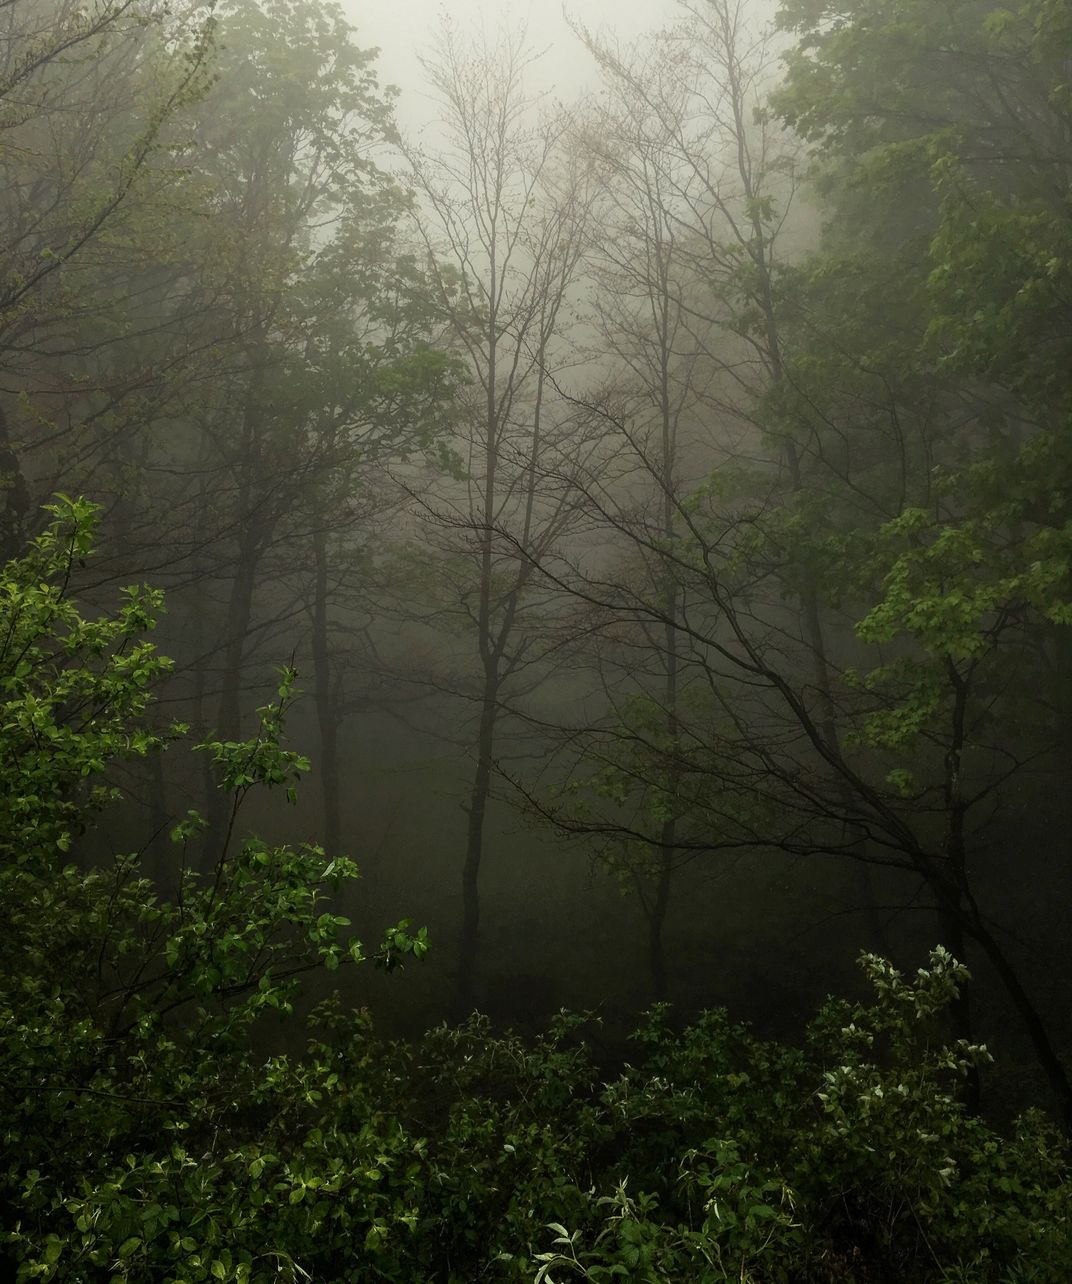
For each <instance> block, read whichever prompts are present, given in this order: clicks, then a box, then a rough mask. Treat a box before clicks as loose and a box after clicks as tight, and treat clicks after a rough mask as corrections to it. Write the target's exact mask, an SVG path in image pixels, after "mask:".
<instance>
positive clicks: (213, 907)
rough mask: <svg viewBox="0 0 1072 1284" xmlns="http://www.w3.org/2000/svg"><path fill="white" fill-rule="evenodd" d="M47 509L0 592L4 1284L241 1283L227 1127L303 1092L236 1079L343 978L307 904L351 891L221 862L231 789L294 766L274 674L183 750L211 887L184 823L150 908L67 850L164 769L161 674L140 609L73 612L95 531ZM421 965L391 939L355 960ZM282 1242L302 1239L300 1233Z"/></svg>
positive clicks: (140, 597) (420, 942)
mask: <svg viewBox="0 0 1072 1284" xmlns="http://www.w3.org/2000/svg"><path fill="white" fill-rule="evenodd" d="M51 511H52V513H53V516H54V519H55V520H54V521H53V523H52V524H51V525H50V526H49V528H48V529H47V530H46V531H45V533H44V534H43V535H41V536H40V537H39V538H38V539H37V540H36V541H35V543H34V545H33V547H32V549H31V550H30V552H29V553H28V554H27V556H26V557H24V558H22V559H21V560H19V561H17V562H13V563H11V564H10V565H9V566H8V567H7V569H6V570H5V572H4V573H3V576H2V579H0V638H2V639H3V642H2V644H0V646H2V650H0V691H2V704H0V763H2V771H0V789H2V791H3V794H2V797H3V807H2V810H0V858H2V862H3V863H2V865H0V896H2V899H3V905H4V909H5V932H4V936H3V940H2V942H0V962H2V971H3V979H2V982H0V1020H2V1023H3V1033H2V1036H0V1065H2V1073H3V1081H4V1088H5V1106H4V1114H3V1123H2V1127H3V1137H4V1152H5V1160H4V1164H3V1170H2V1173H0V1184H2V1186H3V1191H4V1199H5V1200H6V1202H7V1204H8V1205H9V1206H10V1207H17V1208H18V1210H19V1211H18V1216H17V1217H16V1218H15V1219H14V1221H11V1222H9V1223H8V1227H7V1242H8V1244H9V1248H10V1251H11V1253H13V1255H14V1260H15V1261H16V1262H17V1263H19V1265H18V1273H19V1276H20V1278H43V1279H51V1278H85V1277H86V1276H87V1275H92V1274H94V1273H99V1272H104V1271H111V1272H112V1273H113V1277H114V1278H120V1279H126V1278H130V1279H134V1278H143V1277H144V1273H145V1272H149V1273H152V1272H154V1271H157V1270H160V1269H163V1270H164V1271H165V1272H167V1273H169V1274H171V1275H172V1277H175V1278H183V1279H210V1278H219V1279H243V1278H251V1274H250V1272H251V1269H252V1265H251V1264H252V1263H253V1261H254V1258H253V1256H252V1253H253V1248H252V1247H248V1246H247V1243H246V1239H245V1238H244V1232H245V1231H248V1233H249V1243H250V1244H251V1245H255V1248H256V1252H257V1253H258V1254H260V1255H261V1257H263V1256H264V1253H265V1245H264V1243H263V1242H262V1239H261V1229H262V1228H261V1227H260V1225H259V1223H258V1221H257V1215H256V1211H255V1210H256V1209H257V1208H259V1207H260V1206H261V1205H263V1203H264V1202H265V1199H266V1198H267V1197H268V1196H267V1195H266V1193H265V1188H263V1187H261V1186H260V1185H259V1184H257V1183H253V1184H251V1181H252V1179H251V1177H250V1171H249V1170H250V1166H251V1165H252V1164H253V1162H254V1161H253V1160H250V1161H249V1163H247V1162H246V1153H245V1151H244V1150H243V1149H242V1145H243V1138H245V1137H246V1136H248V1135H249V1131H250V1130H249V1125H248V1122H247V1121H248V1120H249V1118H250V1117H251V1116H253V1115H256V1114H257V1112H258V1111H263V1110H264V1109H266V1108H269V1107H271V1106H272V1105H273V1104H274V1103H273V1094H274V1093H275V1092H277V1091H278V1092H281V1093H283V1094H284V1095H287V1096H288V1097H289V1095H290V1094H291V1093H292V1092H293V1093H294V1094H296V1096H297V1099H298V1100H304V1101H306V1102H313V1101H315V1100H316V1099H318V1097H319V1095H320V1093H321V1091H323V1088H322V1087H321V1086H320V1082H319V1080H318V1079H316V1075H315V1072H314V1071H312V1070H310V1068H309V1067H306V1066H305V1065H304V1064H303V1065H302V1066H301V1067H300V1068H299V1067H294V1068H292V1067H291V1066H290V1064H289V1062H287V1060H286V1059H285V1058H283V1059H279V1060H275V1061H270V1062H269V1064H268V1067H267V1068H264V1067H261V1066H258V1064H257V1062H256V1059H255V1058H254V1057H253V1055H252V1053H251V1051H250V1046H249V1033H250V1030H251V1027H252V1026H253V1024H254V1023H255V1022H256V1021H257V1020H258V1018H260V1017H261V1016H262V1015H263V1014H264V1013H266V1012H270V1011H276V1012H284V1013H286V1012H288V1011H289V1010H290V1007H291V1004H292V1001H293V996H294V993H295V989H296V986H297V979H298V977H299V976H300V974H301V973H303V972H305V971H307V970H308V969H309V968H311V967H314V966H326V967H328V968H335V967H337V966H339V964H340V963H341V962H342V961H344V960H346V959H354V960H360V958H361V948H360V944H359V942H358V941H357V940H356V939H353V938H351V937H350V936H349V934H348V933H347V931H346V929H347V927H348V925H349V922H348V920H347V919H346V918H344V917H342V916H341V915H338V914H336V913H334V912H333V911H332V910H331V909H330V906H329V900H328V898H329V897H330V896H331V895H332V894H333V893H334V892H335V891H336V890H337V889H338V887H339V886H340V884H341V883H342V882H344V881H349V880H352V879H353V878H354V877H355V875H356V870H355V868H354V866H353V864H352V862H350V861H349V860H346V859H343V858H339V857H335V858H332V859H329V858H328V857H327V856H326V855H325V853H324V852H323V851H322V850H321V849H320V848H319V847H315V846H311V845H308V844H302V845H300V846H298V847H291V846H285V845H284V846H280V845H271V844H268V843H266V842H264V841H262V840H261V839H259V838H256V837H248V838H245V839H243V840H241V841H235V840H234V830H235V821H236V817H237V812H238V807H239V806H240V804H241V802H242V800H243V798H244V797H245V796H246V795H247V794H248V793H249V791H250V790H252V789H254V788H272V787H282V788H285V789H288V790H289V789H292V788H293V785H294V782H295V781H296V779H297V778H298V776H299V775H300V774H301V773H302V772H303V771H304V770H305V769H306V768H307V763H306V762H305V760H304V759H302V758H301V756H300V755H297V754H295V753H293V752H292V751H290V750H287V749H285V748H284V747H283V746H282V744H281V736H282V730H283V719H284V715H285V712H286V709H287V707H288V705H289V703H290V702H291V699H292V684H293V675H292V674H290V673H284V675H283V679H282V682H281V684H280V689H279V693H278V700H277V701H276V702H274V703H273V704H271V705H269V706H267V707H266V708H265V709H263V710H261V720H260V730H259V733H258V735H257V736H256V737H254V738H253V739H251V740H249V741H244V742H236V743H222V742H212V743H210V744H207V745H205V746H202V747H203V748H204V749H205V750H206V751H207V752H209V753H211V755H212V757H213V761H214V764H215V766H216V769H217V772H218V774H219V776H220V778H221V783H222V786H223V787H224V788H225V789H227V790H229V791H230V792H231V794H232V796H233V799H234V809H233V811H232V816H231V820H230V824H229V827H228V832H227V833H226V834H225V835H219V836H215V837H216V838H218V839H221V840H222V841H219V842H217V843H215V844H214V849H215V850H218V851H219V855H218V857H217V859H216V860H215V862H214V863H213V864H212V866H211V867H210V868H207V869H200V868H197V865H196V861H195V854H196V852H197V849H198V844H197V841H196V840H197V838H198V836H199V835H200V833H201V831H202V830H203V829H204V825H205V822H204V821H203V820H202V819H201V818H200V817H199V816H197V815H196V814H194V813H191V814H190V815H189V816H188V817H187V818H186V820H184V821H182V822H180V823H179V824H178V825H177V826H175V829H174V831H173V833H172V840H173V842H174V844H175V847H176V862H175V865H174V867H173V870H172V871H171V872H170V873H169V875H168V878H167V880H166V881H167V883H168V884H169V891H170V894H169V895H166V896H165V895H163V894H162V892H161V889H160V888H159V887H158V886H157V885H156V883H154V881H152V880H151V879H150V878H148V877H147V874H146V870H145V867H144V864H143V861H142V858H141V856H140V855H139V854H137V853H135V854H119V855H114V856H111V855H109V856H107V857H105V858H100V857H91V856H90V855H89V847H88V844H87V841H86V837H87V833H86V831H87V830H88V829H89V827H90V825H91V823H92V822H93V821H94V819H95V818H97V816H98V813H100V811H101V810H102V808H104V807H105V805H106V804H107V803H108V802H109V801H111V800H112V799H114V797H115V796H116V791H115V789H114V787H112V786H110V785H109V784H108V783H107V780H108V771H109V769H110V767H111V766H112V765H113V764H114V763H115V762H116V761H118V760H121V759H122V758H126V757H131V756H142V755H145V754H146V753H150V752H157V751H159V750H160V749H161V748H162V747H163V738H162V737H161V736H159V735H157V734H155V733H152V732H150V731H149V730H148V729H147V728H146V727H145V725H144V721H143V715H144V714H145V712H146V709H147V707H148V704H149V701H150V698H151V686H152V684H153V682H155V680H156V679H157V678H158V677H159V676H160V675H161V674H163V673H164V672H166V670H167V667H168V664H167V661H166V660H164V659H163V658H162V657H159V656H158V655H157V654H156V652H155V650H154V648H153V646H152V644H151V643H149V642H147V641H145V640H144V639H143V638H142V637H141V634H142V633H144V631H146V630H147V629H150V628H151V627H152V624H153V616H154V612H155V611H156V610H158V609H159V607H160V598H159V595H158V594H156V593H154V592H152V591H150V590H143V589H138V590H135V589H131V590H127V591H126V592H125V593H124V594H123V602H122V604H121V606H120V608H119V609H118V610H117V611H116V612H115V613H114V614H107V613H104V614H101V615H98V616H97V617H96V618H92V619H90V618H87V617H86V616H84V615H83V614H82V613H81V612H80V611H79V609H78V606H77V604H76V603H75V602H74V601H73V600H72V598H71V596H70V592H69V588H70V582H71V576H72V571H73V569H74V567H75V565H76V564H77V563H80V562H84V561H85V560H86V559H88V558H89V557H90V556H91V554H92V550H93V543H94V527H95V517H96V510H95V507H94V505H92V504H89V503H87V502H85V501H83V500H73V501H72V500H63V501H60V502H58V503H57V504H55V505H53V506H52V509H51ZM178 731H179V729H175V732H174V734H178ZM105 841H106V840H105ZM98 847H99V843H98ZM426 949H427V940H426V937H425V934H424V932H423V931H421V932H419V933H417V934H416V935H412V934H411V933H410V932H409V931H408V930H407V925H406V924H404V923H403V924H400V925H399V926H398V927H396V928H393V929H391V931H390V932H388V934H387V937H386V939H385V941H384V945H383V947H382V949H381V950H380V952H379V954H378V956H377V961H378V962H380V963H381V964H382V965H383V966H385V967H388V968H393V967H397V966H398V965H399V963H400V961H401V960H403V959H404V958H406V957H407V956H413V957H418V958H419V957H421V956H422V955H423V954H424V953H425V951H426ZM313 1064H314V1065H315V1063H313ZM310 1078H312V1079H313V1080H314V1081H315V1082H316V1085H317V1086H313V1085H312V1084H311V1083H309V1082H308V1081H309V1080H310ZM326 1086H327V1087H330V1086H331V1085H330V1084H327V1085H326ZM265 1117H267V1116H265ZM303 1147H305V1148H311V1149H312V1150H313V1152H314V1153H315V1154H316V1155H317V1156H318V1157H319V1151H317V1150H316V1147H315V1146H314V1145H312V1143H309V1142H307V1141H305V1140H301V1141H299V1143H298V1148H297V1150H293V1151H291V1152H288V1157H287V1158H286V1159H285V1160H284V1161H282V1162H281V1168H280V1170H279V1172H278V1173H276V1185H275V1187H274V1188H268V1189H275V1190H278V1189H280V1188H281V1187H280V1183H283V1187H282V1188H284V1189H285V1190H286V1192H287V1198H288V1199H289V1200H290V1202H291V1203H292V1204H294V1205H297V1204H298V1203H300V1202H302V1201H303V1200H304V1199H305V1195H304V1193H300V1192H304V1191H305V1190H307V1189H311V1188H315V1187H318V1186H319V1185H321V1184H323V1182H324V1181H325V1180H326V1178H325V1177H323V1176H322V1175H321V1176H319V1177H317V1176H316V1174H315V1173H313V1170H312V1169H310V1170H309V1172H310V1174H312V1176H311V1177H310V1180H306V1175H305V1174H306V1169H305V1168H303V1167H301V1166H300V1163H301V1161H302V1155H303ZM381 1148H382V1147H381V1146H380V1144H379V1142H377V1144H376V1146H375V1149H376V1150H377V1151H378V1150H379V1149H381ZM259 1153H260V1152H259V1151H258V1154H259ZM197 1156H200V1158H197ZM318 1161H319V1158H318ZM265 1162H267V1161H265ZM238 1166H240V1167H241V1171H240V1172H239V1167H238ZM367 1167H368V1165H367V1164H366V1168H367ZM313 1177H315V1181H314V1180H312V1178H313ZM299 1196H300V1197H299ZM273 1198H274V1196H273ZM295 1216H296V1215H295ZM303 1225H304V1226H305V1228H306V1232H307V1233H308V1234H313V1230H310V1229H309V1227H310V1226H313V1227H314V1228H315V1225H316V1219H315V1218H313V1217H311V1216H310V1217H308V1218H305V1220H304V1222H303ZM268 1257H269V1258H271V1259H272V1260H273V1261H274V1260H276V1259H280V1260H282V1259H285V1257H286V1254H283V1255H282V1258H280V1255H279V1254H275V1253H271V1252H269V1253H268Z"/></svg>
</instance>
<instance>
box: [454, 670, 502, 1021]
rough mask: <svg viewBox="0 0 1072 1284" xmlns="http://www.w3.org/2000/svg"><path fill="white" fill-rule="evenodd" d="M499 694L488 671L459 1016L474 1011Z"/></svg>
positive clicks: (465, 880)
mask: <svg viewBox="0 0 1072 1284" xmlns="http://www.w3.org/2000/svg"><path fill="white" fill-rule="evenodd" d="M498 695H499V679H498V674H496V673H489V674H487V675H486V677H485V680H484V692H483V698H482V703H481V709H480V730H479V733H478V735H477V762H476V772H475V774H474V776H473V788H472V791H471V793H470V795H469V806H468V814H469V819H468V825H467V829H466V844H465V863H464V865H463V866H462V924H461V932H460V935H459V942H458V979H457V986H456V1016H457V1017H458V1018H459V1019H461V1018H464V1017H467V1016H468V1015H469V1013H470V1012H472V1010H473V996H474V993H475V982H476V957H477V946H478V943H479V933H480V864H481V861H482V859H483V855H484V820H485V817H486V814H487V805H488V796H489V794H490V793H491V769H492V753H493V749H494V743H495V720H496V717H497V715H498Z"/></svg>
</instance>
